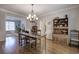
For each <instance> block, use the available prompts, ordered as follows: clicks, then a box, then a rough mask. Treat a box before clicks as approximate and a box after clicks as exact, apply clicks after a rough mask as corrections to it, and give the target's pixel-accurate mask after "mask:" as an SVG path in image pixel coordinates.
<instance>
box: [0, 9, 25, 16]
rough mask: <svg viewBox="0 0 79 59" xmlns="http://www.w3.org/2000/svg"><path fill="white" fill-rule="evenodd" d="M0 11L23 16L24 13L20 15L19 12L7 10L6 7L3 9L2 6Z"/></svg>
mask: <svg viewBox="0 0 79 59" xmlns="http://www.w3.org/2000/svg"><path fill="white" fill-rule="evenodd" d="M0 11H1V12H4V13H6V14H13V15H17V16H21V17H25V16H24V15H21V14H19V13H16V12H12V11H9V10H7V9H3V8H0Z"/></svg>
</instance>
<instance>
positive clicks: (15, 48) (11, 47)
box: [0, 36, 79, 54]
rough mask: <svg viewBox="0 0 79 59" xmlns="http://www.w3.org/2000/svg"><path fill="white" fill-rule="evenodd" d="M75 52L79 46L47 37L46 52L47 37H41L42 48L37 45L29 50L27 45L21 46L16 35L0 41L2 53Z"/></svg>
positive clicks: (0, 51)
mask: <svg viewBox="0 0 79 59" xmlns="http://www.w3.org/2000/svg"><path fill="white" fill-rule="evenodd" d="M45 53H46V54H75V53H79V48H77V47H73V46H72V47H70V46H68V45H61V44H59V43H56V42H53V41H52V40H48V39H46V52H45V38H44V37H42V38H41V49H40V47H37V50H36V49H32V51H29V50H28V49H27V48H26V47H25V46H24V47H20V46H19V44H18V38H17V37H15V36H11V37H6V41H5V42H0V54H45Z"/></svg>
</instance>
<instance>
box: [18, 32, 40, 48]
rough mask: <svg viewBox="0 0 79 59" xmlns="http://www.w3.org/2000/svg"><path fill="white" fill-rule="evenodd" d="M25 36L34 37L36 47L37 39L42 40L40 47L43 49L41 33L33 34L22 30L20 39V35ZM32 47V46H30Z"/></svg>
mask: <svg viewBox="0 0 79 59" xmlns="http://www.w3.org/2000/svg"><path fill="white" fill-rule="evenodd" d="M21 35H22V36H25V37H28V38H32V39H34V40H35V45H36V46H35V47H36V48H37V41H38V40H40V49H41V35H36V34H32V33H25V32H21V33H19V40H20V36H21ZM24 40H27V39H24ZM30 49H31V48H30Z"/></svg>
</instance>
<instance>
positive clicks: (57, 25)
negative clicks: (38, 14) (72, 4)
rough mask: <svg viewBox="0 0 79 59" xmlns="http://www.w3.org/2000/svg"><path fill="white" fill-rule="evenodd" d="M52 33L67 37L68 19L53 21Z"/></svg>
mask: <svg viewBox="0 0 79 59" xmlns="http://www.w3.org/2000/svg"><path fill="white" fill-rule="evenodd" d="M53 33H54V34H64V35H68V17H67V15H65V18H56V19H54V20H53Z"/></svg>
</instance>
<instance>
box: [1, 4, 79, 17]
mask: <svg viewBox="0 0 79 59" xmlns="http://www.w3.org/2000/svg"><path fill="white" fill-rule="evenodd" d="M75 6H79V5H75V4H35V5H34V6H33V9H34V12H35V13H36V14H37V15H38V16H41V15H43V14H45V13H48V12H51V11H57V10H60V9H64V8H70V7H75ZM0 8H3V9H6V10H8V11H12V12H16V13H18V14H21V15H28V14H29V13H30V12H31V10H32V9H31V8H32V6H31V4H0Z"/></svg>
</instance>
